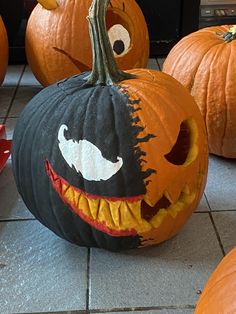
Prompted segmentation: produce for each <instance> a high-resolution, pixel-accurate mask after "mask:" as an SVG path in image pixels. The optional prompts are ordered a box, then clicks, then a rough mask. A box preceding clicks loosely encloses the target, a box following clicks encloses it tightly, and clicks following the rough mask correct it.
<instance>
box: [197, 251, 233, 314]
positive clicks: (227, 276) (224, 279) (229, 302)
mask: <svg viewBox="0 0 236 314" xmlns="http://www.w3.org/2000/svg"><path fill="white" fill-rule="evenodd" d="M235 313H236V247H235V248H234V249H233V250H231V252H229V253H228V254H227V255H226V256H225V257H224V258H223V259H222V261H221V262H220V264H219V265H218V266H217V268H216V269H215V271H214V272H213V273H212V275H211V276H210V278H209V280H208V281H207V283H206V285H205V287H204V290H203V292H202V294H201V296H200V298H199V301H198V303H197V307H196V311H195V314H235Z"/></svg>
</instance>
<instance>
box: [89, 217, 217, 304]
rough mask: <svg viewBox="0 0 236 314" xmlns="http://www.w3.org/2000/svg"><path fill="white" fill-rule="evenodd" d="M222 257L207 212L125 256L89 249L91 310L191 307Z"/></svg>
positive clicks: (124, 254)
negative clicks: (154, 243) (176, 231)
mask: <svg viewBox="0 0 236 314" xmlns="http://www.w3.org/2000/svg"><path fill="white" fill-rule="evenodd" d="M222 257H223V254H222V252H221V249H220V246H219V244H218V241H217V237H216V234H215V232H214V229H213V226H212V224H211V220H210V217H209V214H208V213H195V214H193V215H192V217H191V219H190V221H189V222H188V223H187V224H186V225H185V226H184V228H183V229H182V230H181V232H179V234H178V235H177V236H176V237H174V238H173V239H171V240H169V241H167V242H165V243H163V244H161V245H159V246H156V247H153V248H146V249H139V250H134V251H129V252H126V253H111V252H107V251H103V250H99V249H92V250H91V264H90V308H92V309H98V308H105V309H106V308H108V309H109V308H119V307H121V308H123V307H145V306H146V307H147V306H149V307H151V306H152V307H154V306H170V305H173V306H180V305H182V306H183V305H191V306H194V305H195V304H196V301H197V300H198V296H199V295H198V291H199V290H201V289H202V288H203V286H204V284H205V282H206V280H207V279H208V277H209V275H210V274H211V272H212V271H213V269H214V268H215V267H216V265H217V264H218V263H219V261H220V260H221V259H222Z"/></svg>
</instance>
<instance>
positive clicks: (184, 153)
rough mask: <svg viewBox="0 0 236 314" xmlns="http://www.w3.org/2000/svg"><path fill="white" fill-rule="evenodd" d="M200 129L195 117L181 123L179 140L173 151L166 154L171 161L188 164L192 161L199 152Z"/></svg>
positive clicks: (175, 163) (177, 163) (176, 163)
mask: <svg viewBox="0 0 236 314" xmlns="http://www.w3.org/2000/svg"><path fill="white" fill-rule="evenodd" d="M197 138H198V129H197V125H196V122H195V121H194V120H193V119H188V120H185V121H183V122H182V123H181V125H180V129H179V134H178V137H177V140H176V142H175V144H174V146H173V147H172V149H171V151H170V152H169V153H168V154H166V155H165V158H166V160H168V161H169V162H170V163H172V164H174V165H177V166H180V165H184V166H187V165H189V164H190V163H192V162H193V161H194V160H195V159H196V157H197V154H198V145H197Z"/></svg>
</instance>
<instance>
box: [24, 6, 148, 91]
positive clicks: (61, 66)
mask: <svg viewBox="0 0 236 314" xmlns="http://www.w3.org/2000/svg"><path fill="white" fill-rule="evenodd" d="M38 2H39V3H40V4H38V5H37V6H36V7H35V9H34V10H33V12H32V14H31V16H30V18H29V21H28V24H27V29H26V54H27V60H28V62H29V65H30V67H31V69H32V71H33V73H34V75H35V76H36V78H37V79H38V80H39V82H40V83H41V84H42V85H44V86H47V85H49V84H52V83H54V82H56V81H58V80H60V79H63V78H65V77H69V76H71V75H74V74H78V73H80V72H84V71H89V70H90V69H91V67H92V54H91V45H90V40H89V33H88V23H87V19H86V17H87V15H88V9H89V6H90V4H91V0H83V1H82V0H57V1H56V0H50V1H49V0H40V1H38ZM106 24H107V30H108V35H109V39H110V42H111V45H112V49H113V53H114V56H115V57H116V60H117V62H118V64H119V66H120V68H122V69H131V68H140V67H146V65H147V61H148V57H149V37H148V30H147V25H146V22H145V19H144V16H143V14H142V11H141V9H140V8H139V6H138V4H137V3H136V2H135V0H112V1H110V4H109V7H108V10H107V13H106Z"/></svg>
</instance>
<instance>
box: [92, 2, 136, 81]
mask: <svg viewBox="0 0 236 314" xmlns="http://www.w3.org/2000/svg"><path fill="white" fill-rule="evenodd" d="M109 2H110V0H93V2H92V4H91V7H90V9H89V16H88V17H87V19H88V21H89V34H90V39H91V45H92V53H93V67H92V72H91V74H90V75H89V76H87V77H86V80H87V83H88V84H92V85H96V84H105V85H113V83H115V82H120V81H122V80H125V79H130V78H134V77H135V75H133V74H130V73H126V72H123V71H121V70H120V69H119V68H118V66H117V64H116V61H115V58H114V55H113V51H112V48H111V44H110V41H109V38H108V34H107V30H106V19H105V16H106V10H107V6H108V4H109Z"/></svg>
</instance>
